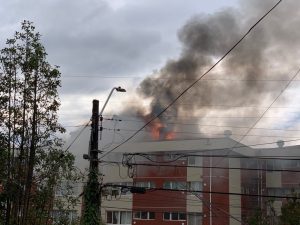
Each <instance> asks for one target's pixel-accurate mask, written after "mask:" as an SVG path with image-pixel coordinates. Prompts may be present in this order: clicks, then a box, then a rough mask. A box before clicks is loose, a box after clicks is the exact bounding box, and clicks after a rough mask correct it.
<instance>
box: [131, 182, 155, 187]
mask: <svg viewBox="0 0 300 225" xmlns="http://www.w3.org/2000/svg"><path fill="white" fill-rule="evenodd" d="M134 186H136V187H144V188H155V183H154V182H152V181H138V182H135V185H134Z"/></svg>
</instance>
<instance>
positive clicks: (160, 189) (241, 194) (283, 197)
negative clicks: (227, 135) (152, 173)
mask: <svg viewBox="0 0 300 225" xmlns="http://www.w3.org/2000/svg"><path fill="white" fill-rule="evenodd" d="M109 186H110V187H121V188H122V187H123V188H136V186H127V185H114V184H111V185H109ZM138 188H139V187H138ZM145 189H146V191H170V192H185V193H191V192H193V193H202V194H218V195H233V196H248V197H263V198H274V199H277V198H279V199H300V197H294V196H284V195H261V194H245V193H237V192H221V191H204V190H201V191H200V190H193V191H191V190H188V189H171V188H145ZM146 193H147V192H146Z"/></svg>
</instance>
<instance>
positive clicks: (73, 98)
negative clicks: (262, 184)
mask: <svg viewBox="0 0 300 225" xmlns="http://www.w3.org/2000/svg"><path fill="white" fill-rule="evenodd" d="M241 2H242V5H240V4H239V1H238V0H221V1H220V0H203V1H199V0H185V1H183V0H80V1H79V0H76V1H74V0H60V1H59V0H42V1H38V0H27V1H24V0H9V1H7V0H0V15H1V20H0V33H1V35H0V47H1V48H2V47H3V46H4V44H5V40H6V38H9V37H12V35H13V33H14V31H16V30H18V29H20V22H21V21H22V20H24V19H26V20H30V21H32V22H34V24H35V26H36V28H37V30H38V31H39V32H40V33H41V34H42V41H43V43H44V45H45V47H46V51H47V53H48V59H49V61H50V63H51V64H55V65H59V66H60V68H61V72H62V88H61V89H60V98H61V103H62V106H61V110H60V122H61V123H62V124H63V125H65V126H73V125H79V124H82V123H84V122H86V121H87V120H88V119H89V117H90V116H91V108H92V100H93V99H99V100H100V106H102V105H103V103H104V101H105V99H106V97H107V95H108V93H109V91H110V90H111V88H112V87H114V86H122V87H124V88H126V90H127V93H125V94H124V93H114V95H113V97H112V99H111V101H110V103H109V105H108V107H107V109H106V112H107V113H110V114H118V112H120V110H121V109H122V106H123V105H124V104H126V103H124V102H126V101H130V100H132V99H133V98H132V96H134V95H136V92H135V90H136V88H137V87H138V85H139V84H140V82H141V81H142V80H143V79H144V77H146V76H148V75H149V74H151V73H153V71H156V70H160V68H162V67H163V66H164V65H165V63H166V62H167V61H168V60H170V59H176V58H178V57H179V56H180V54H181V52H182V48H183V46H182V43H181V42H180V41H179V40H178V31H179V30H180V29H181V28H182V27H183V26H184V25H185V24H186V23H187V21H189V20H190V19H191V18H193V17H195V16H201V15H213V14H214V13H216V12H219V11H222V10H224V9H225V8H234V10H235V11H236V12H239V13H240V14H241V15H240V16H241V19H244V18H251V17H253V18H256V19H257V18H258V17H255V15H247V14H244V13H245V12H253V11H251V10H248V11H247V10H244V11H243V9H245V8H246V7H250V8H251V7H252V8H254V9H255V10H256V11H257V15H262V13H263V11H265V9H267V8H270V6H272V5H273V4H275V2H276V1H275V0H274V1H273V0H269V1H266V2H268V4H267V3H266V4H265V3H262V4H263V5H264V6H263V7H260V5H259V4H258V3H260V2H261V1H253V2H254V3H253V4H252V3H251V1H241ZM246 2H247V3H246ZM285 2H288V1H285ZM285 2H283V3H282V4H285ZM289 2H290V3H288V4H291V2H295V1H289ZM296 6H297V7H298V6H299V4H296ZM298 11H300V10H299V9H298ZM249 25H250V24H249ZM245 27H247V26H245ZM298 27H299V24H298ZM295 29H296V28H295ZM293 56H295V55H293ZM289 69H290V68H289ZM292 72H293V71H291V73H292ZM295 88H296V87H294V89H295ZM294 89H292V90H290V92H291V95H293V96H296V95H298V94H297V92H295V91H294ZM289 101H290V102H291V105H294V104H296V103H295V102H297V101H298V100H296V99H292V100H291V99H289ZM294 111H295V110H294ZM279 114H280V115H282V112H281V113H279ZM295 121H297V122H298V121H299V116H295V115H293V116H291V118H288V119H287V118H285V120H284V122H282V123H281V124H277V125H276V126H277V127H278V126H279V127H284V128H290V126H291V125H290V124H293V123H295ZM212 122H213V121H212ZM273 122H274V121H273ZM273 122H272V123H273ZM268 123H270V122H268ZM268 123H267V124H268ZM283 123H284V126H283ZM67 128H68V130H69V131H71V130H72V129H74V128H72V127H67ZM294 134H295V133H293V135H294Z"/></svg>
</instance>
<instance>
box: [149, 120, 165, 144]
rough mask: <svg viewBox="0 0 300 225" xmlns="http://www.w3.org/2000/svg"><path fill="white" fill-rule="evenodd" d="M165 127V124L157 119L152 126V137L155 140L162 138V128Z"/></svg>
mask: <svg viewBox="0 0 300 225" xmlns="http://www.w3.org/2000/svg"><path fill="white" fill-rule="evenodd" d="M163 127H164V125H163V124H162V123H161V122H160V121H155V122H154V123H152V126H151V137H152V139H153V140H159V139H160V130H161V129H162V128H163Z"/></svg>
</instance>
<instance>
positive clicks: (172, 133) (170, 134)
mask: <svg viewBox="0 0 300 225" xmlns="http://www.w3.org/2000/svg"><path fill="white" fill-rule="evenodd" d="M175 137H176V134H175V133H174V132H172V131H171V132H168V133H167V134H166V136H165V139H166V140H174V139H175Z"/></svg>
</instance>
